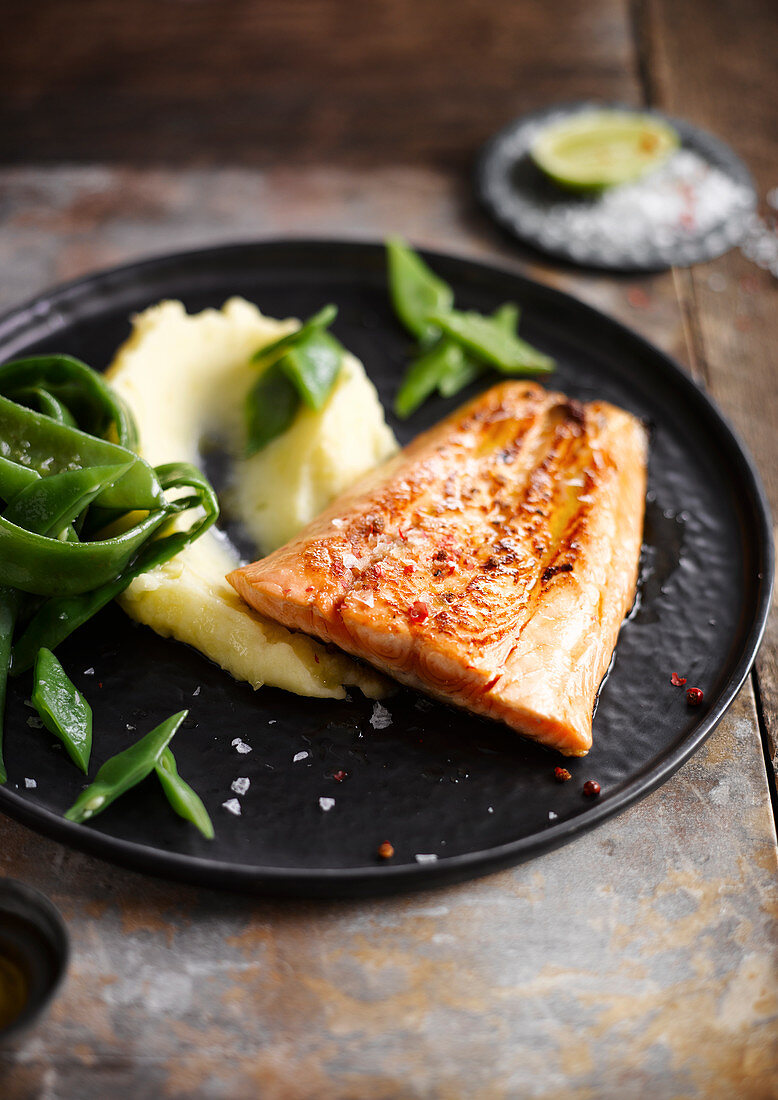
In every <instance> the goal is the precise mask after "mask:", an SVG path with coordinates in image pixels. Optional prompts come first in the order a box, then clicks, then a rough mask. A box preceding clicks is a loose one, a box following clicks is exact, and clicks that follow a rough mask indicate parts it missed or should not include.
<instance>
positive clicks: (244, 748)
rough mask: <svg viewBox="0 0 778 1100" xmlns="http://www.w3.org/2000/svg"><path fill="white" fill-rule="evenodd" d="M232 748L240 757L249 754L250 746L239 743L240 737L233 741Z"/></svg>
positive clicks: (243, 742)
mask: <svg viewBox="0 0 778 1100" xmlns="http://www.w3.org/2000/svg"><path fill="white" fill-rule="evenodd" d="M232 747H233V748H234V749H235V751H236V752H239V753H240V754H241V755H242V756H243V755H245V754H246V753H247V752H251V745H247V744H246V742H245V741H241V739H240V737H236V738H234V739H233V741H232Z"/></svg>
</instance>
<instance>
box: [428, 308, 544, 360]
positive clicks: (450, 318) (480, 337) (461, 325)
mask: <svg viewBox="0 0 778 1100" xmlns="http://www.w3.org/2000/svg"><path fill="white" fill-rule="evenodd" d="M430 321H432V322H433V323H434V324H436V325H437V326H438V327H439V328H441V329H442V330H443V332H445V333H446V334H447V335H448V336H450V337H451V338H452V339H453V340H456V341H457V342H458V343H460V344H461V345H462V347H463V348H464V349H465V350H466V351H468V352H470V354H471V355H474V356H475V357H476V358H477V359H480V360H482V362H484V363H488V364H489V365H490V366H493V367H496V368H497V370H499V371H502V372H503V373H505V374H548V373H549V372H550V371H552V370H553V369H554V360H553V359H551V358H550V357H549V356H548V355H544V354H543V353H542V352H540V351H538V350H537V349H536V348H533V347H532V345H531V344H528V343H527V342H526V341H525V340H522V339H521V338H520V337H519V336H515V335H512V334H511V333H510V332H508V331H506V329H505V327H504V325H503V324H501V323H500V322H499V321H496V320H495V319H494V318H493V317H484V316H483V314H481V313H474V312H467V313H461V312H459V311H457V310H453V309H452V310H449V311H448V312H447V313H442V312H435V313H431V314H430Z"/></svg>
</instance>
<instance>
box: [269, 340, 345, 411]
mask: <svg viewBox="0 0 778 1100" xmlns="http://www.w3.org/2000/svg"><path fill="white" fill-rule="evenodd" d="M344 350H345V349H344V348H343V345H342V344H341V343H340V341H339V340H336V339H335V337H334V336H332V335H331V334H330V333H329V332H324V331H323V330H322V329H315V330H314V331H313V332H311V333H309V334H308V336H306V338H305V339H304V340H301V341H299V343H297V344H295V346H294V347H293V348H290V349H289V351H288V352H287V353H286V355H284V356H283V357H282V358H281V359H280V360H279V365H280V366H281V367H282V368H283V370H284V373H285V374H286V375H287V377H288V378H290V379H291V381H292V382H293V383H294V386H295V389H296V390H297V392H298V393H299V395H300V397H301V398H302V400H303V403H304V404H305V405H307V406H308V408H309V409H314V410H316V411H318V410H319V409H321V408H322V406H323V405H324V403H325V401H326V400H327V398H328V397H329V395H330V394H331V393H332V387H333V386H334V385H335V380H336V378H337V377H338V374H339V372H340V367H341V364H342V362H343V353H344Z"/></svg>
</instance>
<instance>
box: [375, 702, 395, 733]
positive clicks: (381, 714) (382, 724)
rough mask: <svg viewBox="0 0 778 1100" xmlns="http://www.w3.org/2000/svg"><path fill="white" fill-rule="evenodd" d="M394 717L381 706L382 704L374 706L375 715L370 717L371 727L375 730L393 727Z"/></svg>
mask: <svg viewBox="0 0 778 1100" xmlns="http://www.w3.org/2000/svg"><path fill="white" fill-rule="evenodd" d="M391 724H392V716H391V714H390V713H389V711H388V710H387V709H386V707H383V706H381V704H380V703H374V704H373V713H372V714H371V715H370V725H371V726H372V727H373V729H374V730H385V729H386V727H387V726H391Z"/></svg>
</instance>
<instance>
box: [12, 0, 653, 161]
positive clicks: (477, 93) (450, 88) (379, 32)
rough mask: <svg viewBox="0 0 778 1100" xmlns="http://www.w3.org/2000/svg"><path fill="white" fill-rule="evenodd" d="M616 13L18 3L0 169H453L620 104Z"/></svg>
mask: <svg viewBox="0 0 778 1100" xmlns="http://www.w3.org/2000/svg"><path fill="white" fill-rule="evenodd" d="M631 48H632V47H631V40H630V34H629V24H628V21H627V20H626V19H625V18H624V5H623V0H598V2H597V3H596V4H581V3H580V0H558V2H557V3H555V5H554V11H553V17H550V15H549V12H548V10H547V9H546V8H545V7H544V6H543V5H536V4H510V3H508V4H506V3H503V2H501V0H447V2H446V3H445V4H436V3H429V2H428V3H419V2H418V0H370V3H355V2H354V0H327V2H326V3H322V2H321V0H263V2H262V3H257V2H256V0H198V2H196V3H175V2H160V0H133V2H132V3H131V4H120V3H116V2H115V0H81V2H80V3H79V4H78V6H77V8H76V7H75V6H74V5H72V4H63V3H61V0H37V2H36V3H34V4H29V3H25V2H23V0H16V2H12V3H10V4H9V3H6V4H5V5H3V33H2V38H1V39H0V62H1V63H2V71H3V97H2V98H3V108H2V110H3V118H2V125H0V147H2V148H3V150H4V152H3V158H4V161H5V163H42V162H49V163H51V162H56V161H58V160H61V161H64V162H68V163H72V162H74V161H75V162H83V161H111V162H122V163H144V164H148V163H154V162H163V163H168V164H169V163H174V162H175V163H182V162H189V163H200V164H202V163H207V164H215V165H218V164H225V163H232V164H261V165H271V164H277V163H285V164H293V163H317V162H319V163H320V162H328V163H341V164H342V163H344V162H346V161H348V162H350V163H359V164H363V165H364V164H373V163H381V164H390V163H399V164H430V163H446V164H452V165H457V166H463V165H465V164H468V163H469V161H470V160H471V158H472V156H473V154H474V152H475V150H476V149H477V148H478V146H479V145H480V143H481V142H482V141H484V140H485V139H486V138H487V137H488V136H489V135H490V133H491V132H492V131H493V130H494V129H495V127H497V126H499V125H502V124H503V123H505V122H507V121H509V120H510V119H511V118H512V117H513V116H514V115H516V114H519V113H521V112H522V111H525V110H528V109H530V108H532V107H536V106H540V105H543V104H544V103H546V102H548V101H553V100H564V99H573V98H576V97H580V96H601V97H605V98H611V99H622V100H628V101H629V100H634V97H635V95H636V91H637V88H636V85H635V82H634V79H633V73H632V58H631Z"/></svg>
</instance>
